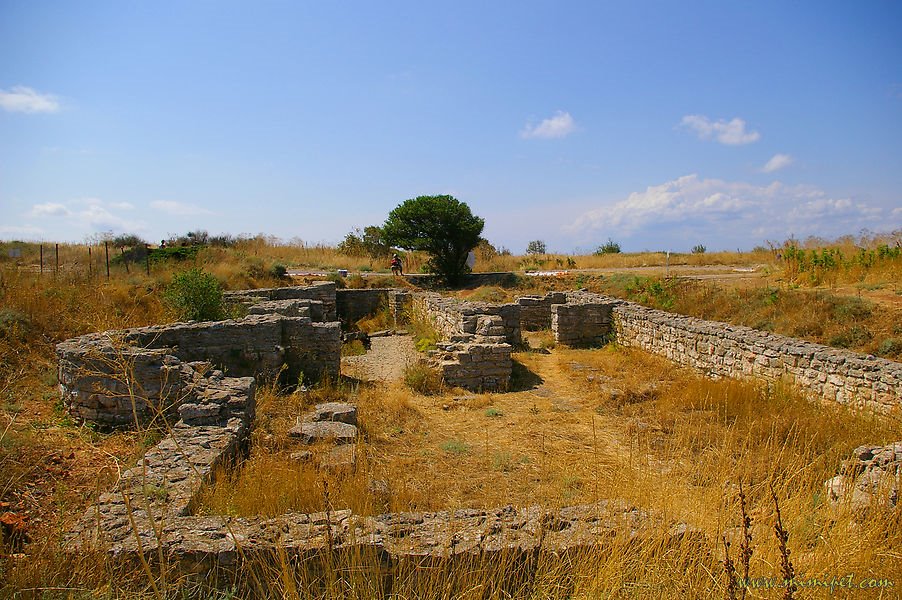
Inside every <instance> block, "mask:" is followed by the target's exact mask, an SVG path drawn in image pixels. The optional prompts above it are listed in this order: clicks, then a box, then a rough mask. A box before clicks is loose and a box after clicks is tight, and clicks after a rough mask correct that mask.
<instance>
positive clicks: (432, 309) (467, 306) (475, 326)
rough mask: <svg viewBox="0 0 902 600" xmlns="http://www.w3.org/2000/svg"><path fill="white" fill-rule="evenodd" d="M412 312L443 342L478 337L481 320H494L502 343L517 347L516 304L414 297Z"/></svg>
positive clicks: (518, 340)
mask: <svg viewBox="0 0 902 600" xmlns="http://www.w3.org/2000/svg"><path fill="white" fill-rule="evenodd" d="M413 307H414V310H417V311H420V312H422V313H423V314H425V315H426V316H427V317H428V318H429V319H430V320H431V321H432V323H433V324H434V325H435V328H436V331H438V332H439V334H441V335H442V336H443V338H444V339H447V340H452V341H454V340H455V338H457V337H460V336H463V338H464V339H460V340H458V341H465V340H466V339H467V336H475V335H480V331H479V329H480V327H483V328H484V327H485V323H486V322H487V321H486V320H485V318H484V317H496V319H495V320H493V322H494V323H496V324H497V325H498V326H500V327H502V328H503V332H502V331H499V333H498V334H497V335H503V336H504V340H503V341H504V342H506V343H508V344H511V345H512V346H519V345H520V344H521V343H522V341H521V337H520V305H519V304H489V303H487V302H467V301H465V300H460V299H459V298H447V297H444V296H440V295H439V294H431V293H424V294H416V295H415V296H414V299H413Z"/></svg>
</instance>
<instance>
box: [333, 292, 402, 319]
mask: <svg viewBox="0 0 902 600" xmlns="http://www.w3.org/2000/svg"><path fill="white" fill-rule="evenodd" d="M388 292H389V289H388V288H363V289H359V290H338V291H337V292H336V296H335V303H336V310H337V312H338V318H339V319H340V320H341V323H342V325H344V327H345V328H346V329H347V328H349V327H350V326H351V325H353V324H355V323H356V322H357V321H359V320H360V319H362V318H364V317H369V316H372V315H374V314H376V313H377V312H378V311H379V309H380V308H387V307H388Z"/></svg>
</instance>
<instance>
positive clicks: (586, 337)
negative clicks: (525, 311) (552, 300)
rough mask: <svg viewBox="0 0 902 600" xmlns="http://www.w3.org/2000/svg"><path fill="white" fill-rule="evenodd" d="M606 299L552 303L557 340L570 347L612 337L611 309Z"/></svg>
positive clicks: (591, 344) (552, 315)
mask: <svg viewBox="0 0 902 600" xmlns="http://www.w3.org/2000/svg"><path fill="white" fill-rule="evenodd" d="M612 308H613V306H612V305H611V304H610V302H606V301H592V300H591V299H585V298H577V299H575V301H574V302H573V303H571V304H554V305H551V306H549V311H550V313H551V330H552V332H553V333H554V341H555V342H556V343H558V344H565V345H567V346H594V345H598V344H604V343H607V341H608V339H609V338H610V337H611V333H612V325H611V309H612Z"/></svg>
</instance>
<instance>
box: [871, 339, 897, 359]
mask: <svg viewBox="0 0 902 600" xmlns="http://www.w3.org/2000/svg"><path fill="white" fill-rule="evenodd" d="M877 354H879V355H880V356H886V357H888V358H895V357H899V356H902V339H898V338H887V339H885V340H883V341H882V342H881V343H880V346H879V347H878V348H877Z"/></svg>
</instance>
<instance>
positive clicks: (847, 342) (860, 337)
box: [830, 325, 873, 348]
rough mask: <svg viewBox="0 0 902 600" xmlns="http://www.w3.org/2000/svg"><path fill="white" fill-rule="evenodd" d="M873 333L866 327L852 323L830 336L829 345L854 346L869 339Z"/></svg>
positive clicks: (860, 344)
mask: <svg viewBox="0 0 902 600" xmlns="http://www.w3.org/2000/svg"><path fill="white" fill-rule="evenodd" d="M872 337H873V334H871V332H870V331H868V330H867V328H865V327H862V326H860V325H853V326H852V327H850V328H848V329H846V330H845V331H843V332H841V333H838V334H836V335H834V336H833V337H831V338H830V345H831V346H834V347H836V348H854V347H856V346H863V345H864V344H866V343H868V342H869V341H871V338H872Z"/></svg>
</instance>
